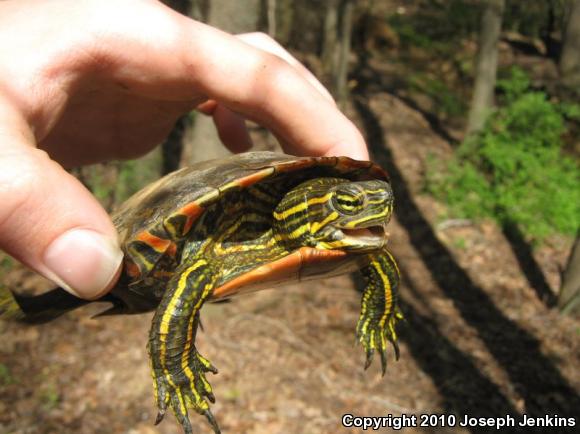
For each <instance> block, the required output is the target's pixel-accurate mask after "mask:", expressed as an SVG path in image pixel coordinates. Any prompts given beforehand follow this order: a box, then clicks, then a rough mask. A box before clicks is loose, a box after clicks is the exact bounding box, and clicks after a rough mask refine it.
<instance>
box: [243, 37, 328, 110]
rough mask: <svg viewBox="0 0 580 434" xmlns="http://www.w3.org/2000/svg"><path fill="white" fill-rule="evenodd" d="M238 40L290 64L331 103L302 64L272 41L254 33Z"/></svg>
mask: <svg viewBox="0 0 580 434" xmlns="http://www.w3.org/2000/svg"><path fill="white" fill-rule="evenodd" d="M236 37H237V38H238V39H241V40H242V41H244V42H245V43H247V44H250V45H252V46H253V47H256V48H259V49H260V50H263V51H266V52H268V53H271V54H274V55H276V56H278V57H280V58H282V59H284V60H285V61H286V62H288V64H290V65H291V66H292V67H293V68H294V69H296V70H297V71H298V72H299V73H300V74H301V75H302V76H303V77H304V78H305V79H306V80H308V82H309V83H310V84H311V85H312V86H314V87H315V88H316V89H317V90H318V91H319V92H320V93H321V94H322V96H324V97H326V98H327V99H328V100H329V101H332V102H333V103H334V102H335V101H334V98H333V97H332V95H331V94H330V92H329V91H328V89H326V87H324V85H323V84H322V83H321V82H320V81H319V80H318V79H317V78H316V77H315V76H314V74H312V72H310V71H309V70H308V68H306V67H305V66H304V65H303V64H302V63H300V62H299V61H298V59H296V58H295V57H294V56H292V55H291V54H290V53H289V52H288V51H286V49H284V47H282V46H281V45H280V44H279V43H278V42H276V41H275V40H274V39H272V38H271V37H270V36H268V35H266V34H265V33H260V32H254V33H244V34H241V35H236Z"/></svg>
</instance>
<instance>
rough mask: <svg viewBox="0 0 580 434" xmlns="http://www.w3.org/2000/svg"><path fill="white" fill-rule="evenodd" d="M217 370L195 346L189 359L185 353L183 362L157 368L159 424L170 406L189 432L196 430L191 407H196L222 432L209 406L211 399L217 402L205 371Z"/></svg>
mask: <svg viewBox="0 0 580 434" xmlns="http://www.w3.org/2000/svg"><path fill="white" fill-rule="evenodd" d="M207 372H211V373H212V374H217V372H218V371H217V369H216V368H215V367H214V366H213V365H212V364H211V363H210V362H209V361H208V360H207V359H206V358H205V357H203V356H202V355H201V354H199V353H198V352H197V351H196V350H195V349H194V350H193V351H192V352H191V354H190V356H189V360H187V359H186V358H185V356H184V357H183V363H182V364H180V365H178V364H176V365H175V366H168V367H166V369H165V370H164V371H163V372H158V371H157V372H156V371H155V370H154V372H153V381H154V385H155V391H156V394H155V395H156V398H157V406H158V408H159V413H158V414H157V419H156V420H155V424H156V425H157V424H158V423H160V422H161V421H162V420H163V417H164V416H165V413H166V411H167V408H171V409H172V410H173V412H174V414H175V417H176V418H177V421H178V422H179V423H180V424H181V426H182V427H183V430H184V432H185V434H192V432H193V431H192V427H191V423H190V421H189V417H188V415H187V410H188V409H189V408H190V409H193V410H194V411H196V412H197V413H199V414H201V415H204V416H205V417H206V418H207V420H208V422H209V424H210V425H211V427H212V429H213V431H214V433H215V434H219V433H221V431H220V428H219V426H218V424H217V422H216V420H215V418H214V416H213V414H212V412H211V410H210V408H209V403H208V401H209V402H211V403H214V402H215V397H214V395H213V391H212V387H211V385H210V384H209V382H208V381H207V379H206V378H205V374H206V373H207Z"/></svg>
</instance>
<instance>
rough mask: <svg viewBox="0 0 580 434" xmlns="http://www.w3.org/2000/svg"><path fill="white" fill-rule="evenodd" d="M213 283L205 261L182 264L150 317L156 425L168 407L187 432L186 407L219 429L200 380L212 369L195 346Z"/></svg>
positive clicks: (209, 394)
mask: <svg viewBox="0 0 580 434" xmlns="http://www.w3.org/2000/svg"><path fill="white" fill-rule="evenodd" d="M215 281H216V276H215V274H214V273H213V272H212V271H211V269H210V267H209V266H208V263H207V261H206V260H205V259H198V260H196V261H195V262H194V263H193V264H192V263H188V264H185V265H182V266H181V267H180V268H178V269H177V270H176V273H175V274H174V276H173V277H172V278H171V279H170V281H169V283H168V287H167V290H166V292H165V294H164V296H163V299H162V300H161V303H160V304H159V307H158V308H157V311H156V313H155V316H154V317H153V324H152V327H151V331H150V333H149V343H148V345H147V349H148V351H149V357H150V360H151V367H152V376H153V383H154V387H155V398H156V400H157V406H158V407H159V414H158V415H157V420H156V422H155V423H156V424H158V423H160V422H161V420H162V419H163V416H164V415H165V412H166V410H167V408H168V407H171V409H172V410H173V412H174V413H175V416H176V418H177V420H178V421H179V423H180V424H181V425H182V427H183V429H184V431H185V433H186V434H191V433H192V428H191V423H190V421H189V418H188V415H187V409H188V408H192V409H194V410H195V411H196V412H197V413H199V414H203V415H204V416H205V417H206V418H207V420H208V421H209V423H210V424H211V426H212V428H213V430H214V432H215V433H216V434H217V433H220V429H219V427H218V425H217V423H216V420H215V418H214V416H213V414H212V413H211V411H210V409H209V403H208V401H210V402H212V403H213V402H215V398H214V395H213V392H212V388H211V386H210V384H209V383H208V381H207V380H206V378H205V374H206V373H207V372H211V373H213V374H217V369H216V368H215V367H214V366H213V365H212V364H211V363H210V362H209V361H208V360H207V359H206V358H204V357H203V356H202V355H201V354H199V353H198V351H197V349H196V348H195V336H196V332H197V327H198V325H199V310H200V309H201V307H202V305H203V303H204V302H205V300H206V299H207V298H208V297H209V296H210V295H211V293H212V291H213V288H214V285H215Z"/></svg>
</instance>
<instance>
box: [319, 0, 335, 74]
mask: <svg viewBox="0 0 580 434" xmlns="http://www.w3.org/2000/svg"><path fill="white" fill-rule="evenodd" d="M338 9H339V1H338V0H329V1H328V2H327V3H326V11H325V14H324V27H323V34H322V53H321V55H320V57H321V59H322V68H323V70H324V74H325V75H329V76H332V75H333V73H334V72H335V71H336V65H337V60H338V59H337V56H336V55H337V52H338V51H337V43H338Z"/></svg>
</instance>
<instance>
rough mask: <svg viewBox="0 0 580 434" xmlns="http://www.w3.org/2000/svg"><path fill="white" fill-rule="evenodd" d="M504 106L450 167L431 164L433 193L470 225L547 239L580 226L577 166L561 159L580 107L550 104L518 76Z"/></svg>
mask: <svg viewBox="0 0 580 434" xmlns="http://www.w3.org/2000/svg"><path fill="white" fill-rule="evenodd" d="M498 87H499V89H500V91H501V92H502V94H503V105H502V106H501V107H500V108H498V109H497V110H495V111H494V112H493V113H492V114H491V115H490V118H489V120H488V123H487V125H486V127H485V129H484V130H483V132H482V133H481V134H479V135H477V136H476V137H471V138H470V139H468V140H466V141H465V142H464V143H462V144H461V145H460V147H459V148H458V150H457V153H456V155H455V157H454V158H453V159H452V160H451V161H449V162H441V161H437V162H432V163H431V164H430V168H429V170H428V177H427V189H428V190H429V191H430V192H431V193H433V194H434V195H435V196H437V197H439V198H440V199H443V200H445V201H446V202H447V203H448V204H449V206H450V208H451V209H452V211H453V212H454V213H455V214H457V215H460V216H463V217H468V218H481V217H492V218H495V219H496V220H498V221H499V222H500V223H507V222H509V223H511V224H516V225H518V227H519V228H520V229H521V230H522V232H523V233H524V234H526V235H527V236H529V237H531V238H535V239H542V238H544V237H546V236H548V235H551V234H553V233H556V232H558V233H564V234H570V235H573V234H574V233H575V231H576V230H577V228H578V227H579V226H580V188H578V186H579V185H580V176H579V173H580V172H579V170H578V169H579V167H578V163H577V162H576V161H574V160H573V159H572V158H570V157H568V156H565V155H564V154H563V153H562V147H563V141H562V135H563V133H564V132H565V131H566V123H565V118H566V117H573V116H576V115H577V113H578V111H579V110H580V107H578V106H571V105H566V106H564V105H561V104H557V103H554V102H551V101H549V100H548V99H547V97H546V95H545V94H544V93H543V92H538V91H534V90H531V89H530V83H529V80H528V78H527V76H526V75H525V73H524V72H523V71H521V70H519V69H514V70H512V72H511V75H510V76H509V77H508V78H507V79H504V80H500V81H499V82H498Z"/></svg>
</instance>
